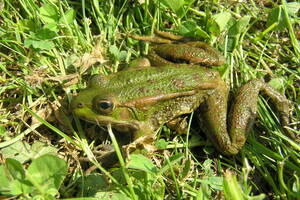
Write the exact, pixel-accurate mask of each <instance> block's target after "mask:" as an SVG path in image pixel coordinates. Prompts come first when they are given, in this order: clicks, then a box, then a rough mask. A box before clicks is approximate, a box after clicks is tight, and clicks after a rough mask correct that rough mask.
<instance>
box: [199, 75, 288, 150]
mask: <svg viewBox="0 0 300 200" xmlns="http://www.w3.org/2000/svg"><path fill="white" fill-rule="evenodd" d="M224 91H225V92H224ZM259 92H263V93H264V94H266V95H267V96H268V97H270V99H271V101H272V102H273V104H274V105H275V107H276V109H277V111H278V112H279V115H280V121H281V124H282V125H283V126H287V125H288V123H289V107H290V103H289V101H288V100H287V99H286V98H285V97H284V96H283V95H282V94H280V93H279V92H277V91H276V90H274V89H273V88H272V87H270V86H269V85H267V84H266V83H264V81H262V80H259V79H255V80H252V81H250V82H249V83H247V84H245V85H244V86H243V87H242V88H241V89H240V91H239V93H238V96H237V98H236V100H235V103H234V104H233V106H232V109H231V112H230V115H229V116H231V119H230V120H229V126H230V127H229V131H228V132H227V120H226V118H227V116H226V115H227V88H226V86H225V84H224V85H219V86H218V87H217V88H216V89H215V90H214V91H213V94H211V95H210V96H208V98H207V100H206V101H205V103H204V104H205V105H202V106H201V107H200V110H201V116H200V117H201V120H200V122H201V125H202V127H203V129H204V130H205V133H206V135H207V137H208V138H210V139H211V141H212V142H213V144H214V145H215V146H216V147H217V148H218V150H219V151H220V152H221V153H223V154H225V155H234V154H237V153H238V152H239V151H240V150H241V148H242V147H243V145H244V143H245V141H246V134H247V132H248V131H249V130H250V128H251V127H252V125H253V122H254V119H255V117H256V112H257V100H258V94H259ZM289 136H290V137H294V135H292V134H290V133H289Z"/></svg>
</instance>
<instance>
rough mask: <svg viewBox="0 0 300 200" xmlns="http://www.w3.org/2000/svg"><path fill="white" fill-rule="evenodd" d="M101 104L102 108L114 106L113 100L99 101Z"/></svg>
mask: <svg viewBox="0 0 300 200" xmlns="http://www.w3.org/2000/svg"><path fill="white" fill-rule="evenodd" d="M99 106H100V107H101V108H102V109H104V110H105V109H108V108H110V107H112V102H110V101H102V102H100V103H99Z"/></svg>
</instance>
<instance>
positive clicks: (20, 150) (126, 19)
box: [0, 0, 300, 200]
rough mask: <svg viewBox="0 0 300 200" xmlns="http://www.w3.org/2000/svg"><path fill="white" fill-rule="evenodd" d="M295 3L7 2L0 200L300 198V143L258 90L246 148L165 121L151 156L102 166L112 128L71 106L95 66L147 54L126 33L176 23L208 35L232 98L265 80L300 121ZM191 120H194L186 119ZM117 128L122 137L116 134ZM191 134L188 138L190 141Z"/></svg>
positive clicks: (0, 32)
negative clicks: (226, 150) (78, 115)
mask: <svg viewBox="0 0 300 200" xmlns="http://www.w3.org/2000/svg"><path fill="white" fill-rule="evenodd" d="M299 8H300V3H299V1H291V2H288V3H287V2H286V1H284V0H282V1H268V0H264V1H255V0H249V1H221V0H219V1H218V0H210V1H209V0H206V1H197V0H161V1H155V0H153V1H150V0H144V1H143V0H139V1H137V0H135V1H134V0H131V1H129V0H127V1H121V0H107V1H99V0H93V1H71V0H66V1H59V0H40V1H37V0H19V1H16V0H0V10H1V12H0V75H1V76H0V83H1V87H0V96H1V98H0V115H1V117H0V152H1V154H0V183H1V184H0V198H16V199H55V198H69V199H71V198H75V197H77V198H78V199H97V198H98V199H99V198H101V199H223V198H224V197H225V198H226V199H236V200H237V199H264V198H266V197H267V198H270V199H300V178H299V177H300V176H299V175H300V145H299V143H297V142H296V141H293V140H292V139H290V138H288V137H287V136H286V135H284V132H283V128H282V127H281V126H280V124H279V122H278V119H277V118H276V116H277V115H276V114H274V112H273V109H272V108H271V107H269V104H268V103H267V100H268V99H264V98H260V101H259V117H258V120H257V121H256V122H255V126H254V127H253V130H252V131H251V133H250V134H249V136H248V140H247V143H246V145H245V147H244V148H243V150H242V151H241V152H240V153H239V154H238V155H236V156H234V157H226V156H222V155H220V154H219V153H218V152H217V151H216V150H215V149H214V147H213V146H212V145H211V144H209V143H208V142H207V140H206V138H205V136H204V135H203V134H201V133H199V130H198V128H197V127H196V126H194V125H193V123H192V126H191V130H190V134H189V137H187V136H180V135H177V134H173V133H172V134H171V132H170V130H168V129H167V128H166V127H163V128H162V130H161V133H160V134H159V135H160V136H159V138H158V139H157V142H156V146H157V147H158V148H159V149H160V150H158V151H156V152H155V153H153V154H151V155H148V157H146V156H144V155H142V154H133V155H131V156H130V159H126V158H124V157H122V155H121V153H120V152H119V153H118V160H119V161H118V164H117V165H115V166H114V167H113V168H110V169H107V168H104V167H103V166H105V163H99V162H98V161H97V159H96V157H97V156H98V155H99V152H100V151H99V146H101V145H100V144H102V146H105V144H107V143H108V142H109V141H112V144H113V145H114V147H115V148H116V149H117V150H120V149H119V148H118V144H117V142H116V141H115V136H117V133H113V132H112V131H111V130H110V131H109V134H108V135H109V136H108V135H107V134H106V133H105V132H104V131H103V130H102V129H100V128H99V127H98V126H96V125H92V124H89V123H86V122H83V121H79V120H78V119H76V120H72V118H73V117H72V115H71V113H69V112H68V103H69V102H70V101H71V99H72V96H73V95H75V94H77V92H78V91H79V90H80V89H82V88H84V87H85V86H86V82H87V80H88V79H89V78H90V77H91V75H92V74H98V73H102V74H105V75H106V74H109V73H113V72H117V71H119V70H121V69H122V68H124V67H126V64H128V63H129V61H130V60H132V59H134V58H136V57H140V56H141V55H143V54H146V53H147V50H148V44H144V43H141V42H138V41H135V40H132V39H129V38H127V37H126V35H127V34H137V35H151V34H152V33H153V31H154V29H159V30H163V31H170V32H173V33H176V34H179V35H184V36H188V37H193V38H195V39H197V40H201V41H205V42H208V43H210V44H211V45H212V46H215V47H216V48H218V49H219V50H220V51H221V52H223V54H224V55H225V57H226V60H227V62H226V64H225V65H223V66H222V67H218V68H216V69H217V70H219V71H220V73H221V75H222V78H223V79H224V80H225V81H226V82H227V83H228V85H229V86H230V88H231V90H232V96H234V94H235V92H236V91H237V89H238V88H239V87H240V86H241V85H242V84H244V83H245V82H247V81H248V80H250V79H253V78H264V79H265V80H267V81H269V84H270V85H271V86H272V87H274V88H276V89H277V90H279V91H281V92H282V93H285V95H286V97H287V98H288V99H289V100H291V102H292V105H293V108H292V111H291V124H290V127H289V129H290V130H291V131H292V132H294V133H295V134H299V124H300V121H299V119H300V106H299V102H300V91H299V84H300V45H299V40H300V29H299V27H300V18H299ZM190 121H192V120H190ZM114 134H115V135H114ZM187 139H188V140H187Z"/></svg>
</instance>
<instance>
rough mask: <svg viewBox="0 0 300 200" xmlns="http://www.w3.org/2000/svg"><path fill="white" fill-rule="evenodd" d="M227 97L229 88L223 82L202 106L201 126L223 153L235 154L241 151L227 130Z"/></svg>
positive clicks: (200, 112) (200, 111)
mask: <svg viewBox="0 0 300 200" xmlns="http://www.w3.org/2000/svg"><path fill="white" fill-rule="evenodd" d="M227 98H228V88H227V86H226V84H225V83H221V84H219V85H218V87H216V88H215V89H214V90H213V91H212V92H211V93H210V94H209V95H208V97H207V99H206V100H205V102H204V103H203V104H202V105H201V106H200V109H199V112H198V115H199V119H200V125H201V128H202V129H203V130H204V132H205V134H206V135H207V137H208V138H209V139H210V140H211V141H212V143H213V144H214V145H215V146H216V147H217V149H218V150H219V151H220V152H221V153H222V154H225V155H234V154H237V153H238V152H239V147H236V146H235V144H232V142H231V138H230V137H229V134H228V132H227V122H226V118H227Z"/></svg>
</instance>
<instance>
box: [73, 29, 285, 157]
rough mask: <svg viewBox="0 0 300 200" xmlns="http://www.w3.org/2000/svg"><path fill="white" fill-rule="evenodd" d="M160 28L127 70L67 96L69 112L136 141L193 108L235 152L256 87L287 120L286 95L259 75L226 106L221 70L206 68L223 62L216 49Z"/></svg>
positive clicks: (224, 148)
mask: <svg viewBox="0 0 300 200" xmlns="http://www.w3.org/2000/svg"><path fill="white" fill-rule="evenodd" d="M158 34H160V37H164V39H165V40H164V41H163V42H159V43H162V44H157V45H155V46H154V47H152V50H151V51H150V52H149V60H147V59H145V58H142V59H138V61H135V62H134V63H135V65H134V66H131V67H129V69H128V70H124V71H119V72H117V73H114V74H110V75H108V76H103V75H96V76H94V77H92V79H91V80H90V82H89V84H88V87H87V88H86V89H84V90H82V91H81V92H80V93H79V94H78V96H76V97H74V99H73V101H72V102H71V108H72V110H73V113H74V114H75V115H76V116H78V117H79V118H81V119H83V120H86V121H88V122H92V123H96V124H99V125H108V124H111V126H112V127H113V128H114V129H116V130H117V131H120V132H131V133H133V135H134V141H137V140H139V139H140V138H143V137H147V136H153V135H155V133H156V132H157V131H158V129H159V128H160V127H161V126H162V125H164V124H167V125H170V127H174V126H172V124H173V125H174V124H175V125H176V124H178V126H177V127H181V126H180V124H186V123H184V121H185V118H184V117H183V116H185V115H186V114H189V113H191V112H194V111H196V110H197V112H196V113H197V116H198V117H199V118H200V122H201V128H202V129H203V131H204V132H205V134H206V135H207V137H208V138H209V139H210V140H211V141H212V143H213V144H214V146H215V147H216V148H217V149H218V150H219V152H220V153H222V154H224V155H235V154H237V153H238V152H239V151H240V150H241V148H242V147H243V145H244V143H245V140H246V135H247V132H248V131H249V129H250V128H251V126H252V124H253V122H254V119H255V116H256V112H257V100H258V94H259V92H263V93H264V94H265V95H267V96H268V97H269V98H270V99H271V100H272V102H273V103H274V105H275V107H276V109H277V110H278V111H279V112H278V113H279V114H280V121H281V124H282V125H283V126H287V125H288V123H289V106H290V103H289V101H288V100H287V99H286V97H285V96H284V95H282V94H280V93H279V92H277V91H276V90H274V89H273V88H272V87H270V86H269V85H268V84H266V83H264V81H263V80H260V79H254V80H251V81H250V82H248V83H246V84H245V85H244V86H243V87H241V88H240V90H239V92H238V94H237V97H236V99H235V102H234V103H233V104H232V107H231V109H230V111H229V112H228V111H227V110H228V108H227V107H228V105H227V103H228V92H229V89H228V87H227V85H226V83H225V82H224V81H223V80H222V79H221V77H220V75H219V72H218V71H216V70H214V69H211V68H209V66H210V65H222V64H223V63H224V62H225V59H224V58H223V57H222V56H221V55H220V53H219V52H218V51H217V50H215V49H214V48H212V47H210V46H209V45H207V44H205V43H202V42H181V40H182V38H180V39H177V41H176V42H173V40H174V38H172V37H173V35H170V34H169V35H168V34H167V35H166V34H164V33H163V32H159V33H158ZM132 38H135V39H138V40H145V41H149V40H150V41H151V39H149V38H147V37H142V36H132ZM228 113H229V114H228ZM227 114H228V116H229V117H227ZM183 127H184V125H183ZM179 129H180V128H178V130H179ZM184 129H185V128H181V130H184ZM175 130H176V128H175Z"/></svg>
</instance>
